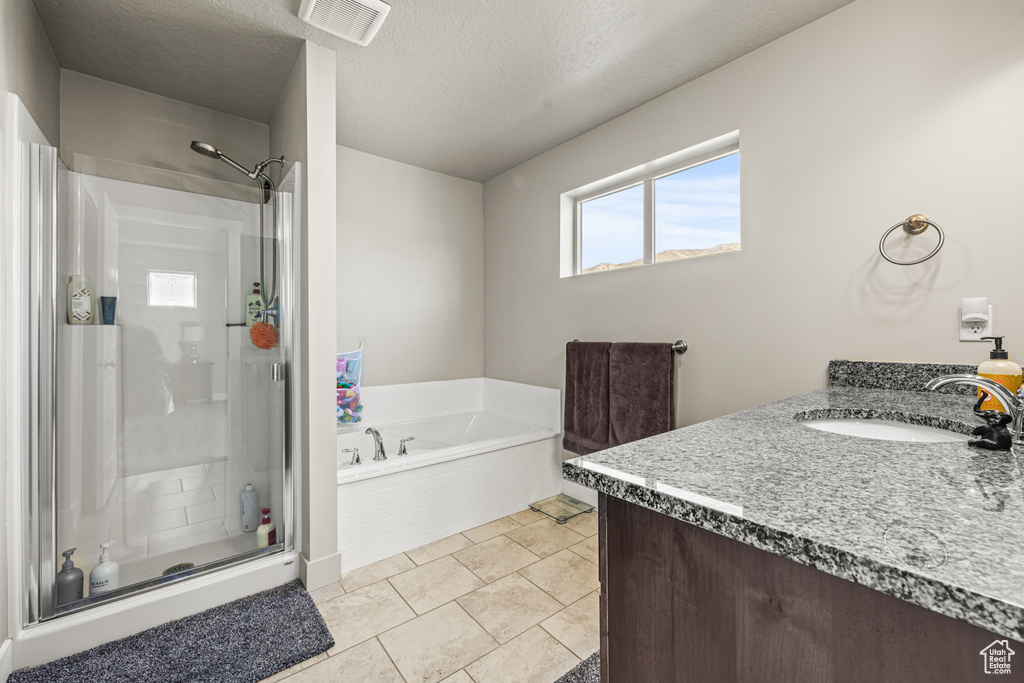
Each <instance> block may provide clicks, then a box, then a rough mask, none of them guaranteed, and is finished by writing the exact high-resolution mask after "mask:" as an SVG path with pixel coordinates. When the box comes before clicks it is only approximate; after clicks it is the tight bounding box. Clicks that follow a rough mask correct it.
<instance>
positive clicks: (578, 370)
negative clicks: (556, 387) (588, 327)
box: [562, 342, 612, 455]
mask: <svg viewBox="0 0 1024 683" xmlns="http://www.w3.org/2000/svg"><path fill="white" fill-rule="evenodd" d="M611 347H612V345H611V342H569V343H568V344H566V345H565V435H564V436H563V437H562V447H563V448H565V449H566V450H568V451H572V452H573V453H578V454H580V455H587V454H589V453H594V452H595V451H599V450H601V449H603V448H608V446H609V445H610V444H609V443H608V435H609V428H608V368H609V362H608V360H609V351H610V349H611Z"/></svg>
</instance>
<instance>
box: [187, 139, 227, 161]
mask: <svg viewBox="0 0 1024 683" xmlns="http://www.w3.org/2000/svg"><path fill="white" fill-rule="evenodd" d="M192 151H193V152H199V153H200V154H202V155H203V156H207V157H212V158H214V159H220V158H221V156H223V155H222V154H221V153H220V150H219V149H217V148H216V147H214V146H213V145H211V144H210V143H208V142H199V141H198V140H193V141H192Z"/></svg>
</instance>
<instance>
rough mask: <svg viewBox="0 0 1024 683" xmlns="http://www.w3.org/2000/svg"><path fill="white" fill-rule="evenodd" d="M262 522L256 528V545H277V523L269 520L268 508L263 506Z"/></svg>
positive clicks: (259, 546)
mask: <svg viewBox="0 0 1024 683" xmlns="http://www.w3.org/2000/svg"><path fill="white" fill-rule="evenodd" d="M261 512H262V513H263V523H262V524H260V525H259V527H258V528H257V529H256V547H257V548H266V547H269V546H272V545H277V525H276V524H274V523H273V522H271V521H270V508H263V509H262V510H261Z"/></svg>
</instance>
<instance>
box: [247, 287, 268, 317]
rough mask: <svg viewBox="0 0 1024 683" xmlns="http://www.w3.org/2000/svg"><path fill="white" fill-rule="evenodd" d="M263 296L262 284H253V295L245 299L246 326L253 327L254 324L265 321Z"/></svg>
mask: <svg viewBox="0 0 1024 683" xmlns="http://www.w3.org/2000/svg"><path fill="white" fill-rule="evenodd" d="M264 310H266V306H264V305H263V296H262V295H261V294H260V283H258V282H254V283H252V294H250V295H249V296H247V297H245V326H246V327H252V326H253V324H254V323H258V322H260V321H261V320H263V311H264Z"/></svg>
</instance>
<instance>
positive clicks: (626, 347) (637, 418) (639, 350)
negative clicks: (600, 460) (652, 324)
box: [608, 342, 676, 446]
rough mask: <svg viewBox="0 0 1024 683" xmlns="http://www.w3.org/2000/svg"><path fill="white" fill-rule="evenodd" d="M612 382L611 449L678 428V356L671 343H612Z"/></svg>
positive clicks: (610, 386)
mask: <svg viewBox="0 0 1024 683" xmlns="http://www.w3.org/2000/svg"><path fill="white" fill-rule="evenodd" d="M608 382H609V385H608V386H609V393H608V414H609V438H608V443H609V445H610V446H618V445H620V444H624V443H629V442H630V441H637V440H638V439H646V438H647V437H649V436H654V435H655V434H661V433H662V432H667V431H671V430H672V429H675V396H676V391H675V353H674V352H673V351H672V345H671V344H645V343H639V342H619V343H615V344H612V348H611V353H610V354H609V372H608Z"/></svg>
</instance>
